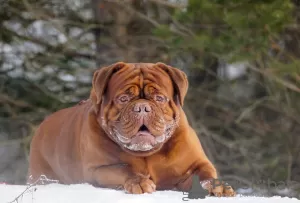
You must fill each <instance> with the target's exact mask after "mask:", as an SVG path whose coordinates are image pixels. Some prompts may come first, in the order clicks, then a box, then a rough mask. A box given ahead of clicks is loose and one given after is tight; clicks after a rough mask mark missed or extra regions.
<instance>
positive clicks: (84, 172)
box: [28, 62, 235, 196]
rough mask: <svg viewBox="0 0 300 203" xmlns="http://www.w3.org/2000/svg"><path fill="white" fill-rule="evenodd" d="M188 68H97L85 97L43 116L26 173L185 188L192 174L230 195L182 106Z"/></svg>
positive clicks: (68, 180)
mask: <svg viewBox="0 0 300 203" xmlns="http://www.w3.org/2000/svg"><path fill="white" fill-rule="evenodd" d="M187 90H188V80H187V76H186V74H185V73H184V72H183V71H181V70H179V69H177V68H174V67H171V66H169V65H166V64H164V63H124V62H118V63H115V64H112V65H110V66H107V67H103V68H100V69H98V70H97V71H96V72H95V73H94V75H93V80H92V89H91V92H90V98H89V99H88V100H86V102H83V103H81V104H78V105H75V106H73V107H70V108H67V109H62V110H60V111H57V112H55V113H53V114H52V115H50V116H49V117H47V118H46V119H45V120H44V121H43V122H42V123H41V125H40V126H39V127H38V129H37V131H36V133H35V135H34V137H33V139H32V142H31V147H30V160H29V162H30V163H29V174H28V175H29V177H30V178H29V179H28V182H29V183H32V182H37V180H38V179H39V178H40V177H41V175H44V176H46V177H47V178H49V179H54V180H58V181H59V182H60V183H62V184H77V183H89V184H91V185H94V186H97V187H105V188H113V189H120V190H125V192H127V193H133V194H141V193H152V192H154V191H156V190H177V191H188V190H189V189H191V185H192V181H191V180H192V176H193V175H197V176H198V177H199V180H200V183H202V186H203V188H204V189H206V190H207V191H208V194H210V195H213V196H235V191H234V190H233V189H232V187H230V186H228V185H227V184H226V183H224V184H219V185H218V187H212V185H213V184H212V181H213V180H217V178H218V177H217V172H216V169H215V167H214V166H213V164H212V163H211V162H210V161H209V160H208V158H207V156H206V155H205V153H204V151H203V149H202V146H201V143H200V140H199V139H198V137H197V135H196V133H195V131H194V130H193V129H192V128H191V126H190V125H189V123H188V120H187V118H186V115H185V113H184V111H183V108H182V107H183V103H184V98H185V95H186V93H187Z"/></svg>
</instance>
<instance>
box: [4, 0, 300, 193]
mask: <svg viewBox="0 0 300 203" xmlns="http://www.w3.org/2000/svg"><path fill="white" fill-rule="evenodd" d="M0 3H1V4H0V141H1V142H0V182H1V181H5V182H8V183H13V184H24V183H25V180H26V174H27V164H28V150H29V143H30V139H31V137H32V135H33V132H34V130H35V128H36V126H37V125H38V124H39V123H40V122H41V121H42V120H43V119H44V118H45V117H46V116H47V115H49V114H50V113H51V112H54V111H56V110H58V109H61V108H64V107H68V106H71V105H74V104H76V103H78V102H79V101H80V100H82V99H86V98H88V96H89V90H90V87H91V78H92V74H93V72H94V71H95V70H96V69H97V68H98V67H102V66H106V65H109V64H111V63H115V62H117V61H124V62H158V61H161V62H164V63H167V64H170V65H172V66H175V67H177V68H180V69H182V70H183V71H185V72H186V74H187V75H188V77H189V81H190V89H189V93H188V96H187V98H186V102H185V106H184V109H185V111H186V113H187V116H188V118H189V120H190V122H191V125H192V126H193V127H194V128H195V129H196V130H197V132H198V135H199V138H200V139H201V142H202V145H203V146H204V148H205V151H206V152H207V154H208V156H209V158H210V159H211V160H212V162H213V163H214V164H215V165H216V167H217V169H218V170H219V173H220V175H221V177H222V178H225V179H226V180H231V181H239V182H241V183H242V184H244V185H245V187H247V186H249V187H250V186H251V185H252V186H253V184H255V186H254V187H252V190H245V189H244V192H246V193H247V192H248V193H257V192H258V193H261V194H278V195H289V196H294V195H295V194H298V193H299V192H300V185H299V184H297V183H295V184H293V185H292V186H288V187H287V189H284V187H282V185H281V189H279V190H277V189H278V188H277V189H272V190H270V189H267V188H266V187H265V186H266V183H264V182H257V181H268V180H270V181H271V180H272V181H276V182H277V183H278V182H279V181H285V183H286V182H287V181H296V182H297V181H298V182H300V135H299V133H300V94H299V93H300V66H299V65H300V46H299V43H300V41H299V40H300V21H299V20H300V1H298V0H240V1H239V0H226V1H225V0H85V1H84V0H0ZM253 181H254V182H253ZM255 181H256V182H255ZM285 186H286V185H285ZM262 187H263V188H262ZM283 189H284V190H283Z"/></svg>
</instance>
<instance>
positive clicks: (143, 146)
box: [125, 143, 154, 151]
mask: <svg viewBox="0 0 300 203" xmlns="http://www.w3.org/2000/svg"><path fill="white" fill-rule="evenodd" d="M125 147H126V148H127V149H129V150H131V151H149V150H151V149H153V148H154V146H152V145H151V144H150V143H138V144H129V145H125Z"/></svg>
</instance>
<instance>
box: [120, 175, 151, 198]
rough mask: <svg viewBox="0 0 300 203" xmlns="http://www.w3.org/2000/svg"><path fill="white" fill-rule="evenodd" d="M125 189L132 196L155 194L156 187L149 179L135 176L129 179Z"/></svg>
mask: <svg viewBox="0 0 300 203" xmlns="http://www.w3.org/2000/svg"><path fill="white" fill-rule="evenodd" d="M124 189H125V191H126V192H127V193H130V194H142V193H152V192H155V189H156V185H155V184H154V182H153V181H152V180H150V179H149V178H145V177H141V176H135V177H132V178H129V179H127V181H126V182H125V185H124Z"/></svg>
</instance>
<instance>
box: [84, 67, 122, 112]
mask: <svg viewBox="0 0 300 203" xmlns="http://www.w3.org/2000/svg"><path fill="white" fill-rule="evenodd" d="M124 66H126V64H125V63H124V62H117V63H115V64H112V65H110V66H107V67H103V68H100V69H99V70H97V71H95V73H94V75H93V80H92V90H91V94H90V98H91V100H92V101H93V104H94V105H95V107H96V111H98V107H99V104H100V103H101V101H102V98H103V95H104V93H105V90H106V88H107V84H108V82H109V80H110V78H111V76H112V75H113V74H114V73H115V72H117V71H118V70H120V69H121V68H123V67H124Z"/></svg>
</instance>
